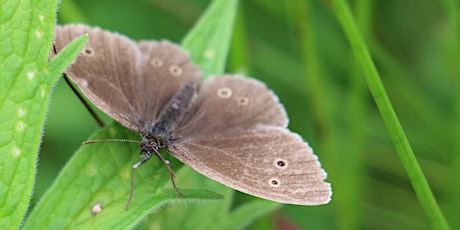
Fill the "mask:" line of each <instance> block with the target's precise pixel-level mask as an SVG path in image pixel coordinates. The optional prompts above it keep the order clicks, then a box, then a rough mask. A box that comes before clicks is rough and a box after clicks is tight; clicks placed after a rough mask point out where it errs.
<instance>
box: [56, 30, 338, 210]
mask: <svg viewBox="0 0 460 230" xmlns="http://www.w3.org/2000/svg"><path fill="white" fill-rule="evenodd" d="M84 33H88V34H89V37H90V40H89V42H88V44H87V45H86V48H85V49H84V50H83V51H82V54H81V55H80V57H78V58H77V60H76V62H75V63H74V64H73V65H72V66H71V67H70V68H69V69H68V70H67V71H66V73H67V75H68V76H69V77H70V79H71V80H72V81H73V82H74V83H76V84H77V85H78V86H79V88H80V90H81V91H82V92H83V93H84V94H85V95H86V97H87V98H88V99H89V100H90V101H91V102H92V103H93V104H95V105H96V106H97V107H98V108H99V109H100V110H102V111H103V112H105V113H106V114H108V115H109V116H111V117H112V118H113V119H114V120H116V121H118V122H119V123H121V124H122V125H123V126H125V127H127V128H128V129H130V130H132V131H133V132H136V133H139V134H140V135H141V137H142V140H141V142H140V149H141V156H142V158H143V160H142V161H141V162H139V163H137V164H136V165H135V167H138V166H139V165H140V164H143V163H144V162H146V161H147V160H148V159H150V157H151V156H152V155H156V156H157V157H158V158H160V160H162V161H163V162H164V163H165V164H168V162H167V161H165V160H164V159H163V158H162V156H161V155H160V154H159V153H158V150H159V149H160V148H165V149H167V150H168V152H169V153H170V154H171V155H172V156H174V157H176V158H177V159H179V160H180V161H182V162H183V163H184V164H186V165H188V166H190V167H191V168H193V169H195V170H196V171H198V172H200V173H201V174H203V175H205V176H208V177H210V178H212V179H214V180H216V181H218V182H221V183H223V184H225V185H227V186H229V187H232V188H234V189H237V190H240V191H242V192H246V193H249V194H252V195H255V196H258V197H262V198H265V199H269V200H274V201H278V202H282V203H289V204H299V205H318V204H325V203H328V202H329V200H330V197H331V187H330V184H329V183H327V182H324V180H325V179H326V172H325V171H324V170H323V169H322V168H321V165H320V163H319V161H318V158H317V156H316V155H314V154H313V150H312V149H311V148H310V146H309V145H308V144H307V143H306V142H304V141H303V139H302V138H301V137H300V136H299V135H297V134H295V133H292V132H291V131H289V130H288V129H287V124H288V118H287V114H286V111H285V110H284V108H283V106H282V105H281V104H280V102H279V100H278V98H277V96H276V95H275V94H274V93H273V92H272V91H271V90H269V89H268V88H267V87H266V86H265V84H263V83H262V82H260V81H257V80H255V79H250V78H246V77H242V76H235V75H223V76H220V77H213V78H210V79H208V80H206V81H205V82H202V75H203V74H202V72H201V71H200V69H199V68H198V67H197V66H196V65H194V64H193V63H191V61H190V58H189V55H188V54H187V53H186V52H185V51H183V50H182V49H181V48H180V47H178V46H177V45H174V44H172V43H170V42H167V41H160V42H157V41H141V42H135V41H132V40H130V39H128V38H126V37H124V36H122V35H119V34H115V33H111V32H108V31H104V30H101V29H99V28H92V27H88V26H85V25H67V26H58V27H57V28H56V40H55V46H56V48H57V50H58V51H59V50H61V49H62V48H63V47H64V46H65V45H67V44H68V43H70V42H71V41H72V40H73V39H75V38H76V37H78V36H80V35H82V34H84ZM167 166H168V169H169V170H170V173H171V175H172V177H173V173H172V170H171V169H170V168H169V165H167Z"/></svg>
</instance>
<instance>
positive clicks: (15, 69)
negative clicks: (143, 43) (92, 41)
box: [0, 0, 87, 229]
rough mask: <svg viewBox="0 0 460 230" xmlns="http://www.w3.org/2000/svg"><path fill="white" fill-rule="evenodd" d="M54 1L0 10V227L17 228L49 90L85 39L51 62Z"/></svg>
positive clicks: (6, 5) (33, 168) (14, 4)
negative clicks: (49, 60)
mask: <svg viewBox="0 0 460 230" xmlns="http://www.w3.org/2000/svg"><path fill="white" fill-rule="evenodd" d="M56 5H57V2H56V1H54V0H45V1H31V0H25V1H15V0H10V1H2V3H1V5H0V7H1V12H2V14H1V15H0V25H1V27H0V47H2V48H1V49H0V63H1V65H0V68H1V69H0V74H1V77H0V79H1V82H2V84H0V114H1V116H0V155H1V157H0V172H1V177H0V203H1V209H0V228H2V229H14V228H18V227H19V225H20V223H21V220H22V218H23V216H24V214H25V212H26V210H27V207H28V205H29V201H30V198H31V195H32V189H33V184H34V178H35V174H36V164H37V156H38V149H39V145H40V140H41V136H42V132H43V126H44V123H45V116H46V112H47V111H48V106H49V100H50V96H51V90H52V88H53V86H54V84H55V83H56V81H57V80H58V79H59V76H60V74H61V73H62V71H64V70H65V68H67V66H68V65H69V64H70V63H71V62H72V61H73V60H74V58H75V57H76V56H77V55H78V53H79V52H80V50H81V49H82V48H83V46H84V44H85V43H86V40H87V36H83V37H80V38H79V39H77V40H76V41H75V42H73V43H72V44H70V45H69V46H68V47H67V49H65V50H63V51H62V54H61V55H58V56H57V57H56V58H55V59H53V60H52V61H51V62H48V55H49V51H50V49H51V44H52V40H53V37H54V22H55V12H56Z"/></svg>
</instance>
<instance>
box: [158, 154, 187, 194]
mask: <svg viewBox="0 0 460 230" xmlns="http://www.w3.org/2000/svg"><path fill="white" fill-rule="evenodd" d="M155 155H156V156H157V157H158V159H160V161H161V162H163V164H165V166H166V168H168V171H169V176H170V178H171V183H172V186H173V188H174V190H175V191H176V193H177V195H179V196H180V197H182V198H185V197H184V195H183V194H182V193H181V192H179V190H178V189H177V187H176V183H175V182H174V179H176V175H175V174H174V171H173V170H172V168H171V165H170V164H169V161H168V160H166V159H164V158H163V156H161V154H160V153H159V152H157V151H155Z"/></svg>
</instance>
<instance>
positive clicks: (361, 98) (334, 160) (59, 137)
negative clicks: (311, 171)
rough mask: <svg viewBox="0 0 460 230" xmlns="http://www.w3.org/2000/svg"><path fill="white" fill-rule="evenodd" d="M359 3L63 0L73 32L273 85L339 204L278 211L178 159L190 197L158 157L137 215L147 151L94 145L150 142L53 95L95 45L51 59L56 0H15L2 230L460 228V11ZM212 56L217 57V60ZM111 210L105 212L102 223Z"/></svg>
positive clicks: (2, 110) (3, 125)
mask: <svg viewBox="0 0 460 230" xmlns="http://www.w3.org/2000/svg"><path fill="white" fill-rule="evenodd" d="M211 2H212V4H211ZM351 2H352V5H347V4H348V3H347V1H344V0H333V1H331V2H328V1H310V0H290V1H266V0H265V1H264V0H246V1H240V2H239V3H238V5H237V1H236V0H232V1H226V0H215V1H210V0H193V1H190V0H170V1H160V0H149V1H141V0H137V1H136V0H121V1H111V0H100V1H91V0H79V1H76V0H63V1H62V3H61V5H60V7H59V9H60V10H59V14H58V23H60V24H65V23H77V22H84V23H87V24H90V25H97V26H100V27H102V28H105V29H108V30H112V31H118V32H120V33H122V34H125V35H127V36H129V37H131V38H133V39H169V40H172V41H174V42H176V43H182V45H183V46H184V48H186V49H188V50H189V51H191V52H192V58H193V60H194V61H195V62H196V63H198V64H200V66H202V68H203V69H204V71H205V72H206V74H207V75H208V76H209V75H213V74H220V73H222V72H230V73H235V72H242V73H245V74H246V75H248V76H251V77H255V78H258V79H260V80H262V81H264V82H266V83H267V85H268V86H269V87H270V88H271V89H273V90H274V91H275V92H276V93H277V95H278V96H279V98H280V100H281V102H282V103H283V104H284V106H285V107H286V110H287V111H288V114H289V117H290V126H289V127H290V129H291V130H293V131H294V132H298V133H300V134H301V135H302V137H303V138H304V139H305V140H306V141H308V142H309V144H310V145H311V146H312V147H313V148H314V150H315V153H316V154H317V155H318V156H319V158H320V161H321V163H322V165H323V167H324V168H325V169H326V171H327V172H328V181H329V182H331V184H332V188H333V197H332V201H331V203H330V204H327V205H323V206H318V207H303V206H292V205H279V204H277V203H274V202H269V201H264V200H261V199H258V198H254V197H252V196H249V195H246V194H242V193H239V192H234V191H232V190H231V189H228V188H227V187H225V186H222V185H220V184H218V183H216V182H214V181H212V180H210V179H207V178H205V177H203V176H200V175H198V174H197V173H195V172H194V171H193V170H191V169H189V168H188V167H187V166H183V165H182V164H181V163H180V162H178V161H175V160H174V159H172V158H171V157H169V158H168V159H169V160H171V161H172V164H173V165H172V166H173V168H174V169H175V170H176V171H177V176H178V180H177V185H178V187H180V188H184V190H181V191H183V192H184V193H186V195H187V197H189V199H188V200H186V201H185V202H184V200H183V199H180V198H178V197H177V196H176V194H175V193H174V191H172V190H171V185H170V184H169V183H168V180H169V177H168V172H167V171H166V170H165V168H164V167H163V165H161V163H160V162H158V161H154V160H153V161H149V162H148V163H147V164H145V165H143V166H142V167H140V168H139V169H138V170H137V171H136V190H135V197H136V199H137V202H134V201H133V204H132V206H131V208H132V210H130V212H125V211H124V210H123V208H124V204H125V203H126V200H127V198H128V194H129V189H130V178H129V175H130V174H129V173H130V167H131V165H132V164H134V163H135V162H137V160H138V158H139V155H138V154H139V152H138V151H139V150H138V147H137V145H136V144H132V143H102V144H94V145H88V146H81V142H83V141H85V140H88V139H97V138H130V139H138V136H137V135H136V134H132V133H131V132H129V131H127V130H126V129H124V128H123V127H121V126H120V125H118V124H115V123H111V122H110V119H109V118H107V116H105V115H103V114H102V113H99V114H101V115H102V116H103V117H104V119H105V121H106V123H108V124H110V125H108V126H107V127H105V128H102V129H100V128H99V127H98V126H97V123H96V122H95V121H94V120H93V119H92V118H91V116H90V115H89V113H88V112H87V111H86V110H85V109H84V107H83V106H82V105H81V103H80V102H79V101H78V99H77V98H76V97H75V95H74V94H73V93H72V92H71V90H70V89H69V87H68V86H67V85H66V84H65V82H64V81H60V82H58V84H56V87H55V89H54V92H52V88H53V86H54V85H55V82H56V81H57V79H58V78H59V73H61V72H62V70H63V69H65V68H66V66H68V65H69V64H70V63H71V61H72V60H73V58H74V57H75V56H76V54H77V53H78V51H79V50H80V48H81V47H82V45H84V42H85V40H86V37H81V38H80V39H79V40H78V41H76V42H74V43H72V44H71V45H70V46H69V47H68V49H66V50H65V51H63V52H62V53H61V54H60V55H59V56H57V57H56V58H54V59H52V60H51V61H49V62H48V51H49V50H50V48H51V41H52V38H53V35H52V33H53V25H54V21H55V19H54V16H55V14H54V12H55V10H56V1H53V0H46V1H36V0H28V1H14V0H8V1H5V4H2V5H1V6H0V7H1V9H2V14H0V38H1V39H0V47H1V48H0V63H1V65H0V66H1V67H0V68H1V71H0V76H1V77H0V79H1V80H2V84H0V114H1V116H0V135H1V137H2V138H0V143H1V144H0V155H1V157H0V172H1V175H2V176H1V179H0V201H1V202H2V205H1V207H2V208H1V209H0V226H2V227H3V226H6V227H8V229H15V228H17V227H18V226H19V225H20V224H21V220H22V218H23V217H24V219H23V220H22V225H23V228H26V229H30V228H37V227H42V228H47V229H51V228H59V227H61V226H67V227H69V228H71V227H73V228H76V227H81V228H91V227H98V229H101V228H102V229H106V228H114V229H116V228H121V227H133V226H136V227H135V228H136V229H150V228H152V227H156V228H158V229H162V228H164V229H178V228H180V229H187V228H189V229H197V226H199V227H201V228H202V229H241V228H243V227H247V228H249V229H275V226H278V228H279V227H280V226H283V225H296V226H298V227H299V228H300V229H430V228H434V229H448V228H449V225H450V227H452V228H453V229H458V228H460V221H459V219H458V215H459V214H458V213H459V212H458V210H460V198H459V196H458V194H460V180H458V175H460V79H459V77H460V71H459V68H460V16H459V14H460V11H459V10H460V3H458V2H457V1H454V0H442V1H441V0H439V1H416V0H408V1H390V2H388V1H383V2H377V1H369V0H367V1H366V0H356V1H351ZM19 3H20V4H19ZM108 9H110V10H108ZM201 16H202V17H201ZM200 17H201V20H199V18H200ZM41 38H42V39H41ZM229 45H230V47H229ZM209 50H213V51H215V52H213V58H211V59H210V58H203V57H204V56H206V52H209ZM64 52H65V53H64ZM51 92H52V94H51ZM50 98H52V101H51V104H49V101H50ZM49 105H51V106H50V108H48V106H49ZM47 113H48V114H47ZM45 117H47V118H46V123H45ZM45 124H46V125H45ZM44 125H45V132H44V136H43V140H42V144H41V147H40V149H41V150H40V155H39V160H38V162H39V164H38V166H37V164H36V162H37V154H38V149H39V143H40V139H41V137H42V136H41V134H42V130H43V126H44ZM165 155H167V154H165ZM64 166H65V167H64ZM36 167H38V172H36ZM179 169H180V170H179ZM34 180H35V183H34ZM33 187H35V188H34V190H33V189H32V188H33ZM32 194H33V196H32ZM221 195H222V196H223V197H224V199H221ZM31 197H32V201H31V204H30V207H29V208H28V205H29V200H30V198H31ZM97 202H102V203H103V206H104V210H103V211H102V212H101V213H100V214H98V215H97V216H96V217H93V216H91V212H90V208H91V206H92V205H93V204H95V203H97ZM165 204H171V205H169V206H168V207H165V208H162V206H164V205H165ZM27 209H28V210H29V211H27ZM275 210H276V211H275ZM153 211H155V212H154V213H153V214H149V213H152V212H153ZM256 218H257V219H256ZM139 222H140V223H141V224H140V225H139V224H138V223H139Z"/></svg>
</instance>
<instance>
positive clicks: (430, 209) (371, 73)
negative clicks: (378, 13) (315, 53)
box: [332, 0, 449, 229]
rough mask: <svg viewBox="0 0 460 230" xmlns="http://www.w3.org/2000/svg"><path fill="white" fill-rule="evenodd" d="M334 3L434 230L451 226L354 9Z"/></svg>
mask: <svg viewBox="0 0 460 230" xmlns="http://www.w3.org/2000/svg"><path fill="white" fill-rule="evenodd" d="M332 2H333V5H334V9H335V12H336V14H337V17H338V19H339V21H340V23H341V24H342V27H343V29H344V31H345V33H346V35H347V37H348V40H349V42H350V44H351V46H352V48H353V51H354V53H355V57H356V58H357V60H358V62H359V63H361V65H362V68H363V70H364V73H365V76H366V80H367V84H368V87H369V89H370V91H371V93H372V95H373V97H374V100H375V102H376V103H377V106H378V108H379V110H380V113H381V115H382V117H383V120H384V122H385V124H386V126H387V129H388V131H389V133H390V136H391V138H392V140H393V143H394V145H395V147H396V150H397V152H398V154H399V157H400V159H401V162H402V163H403V165H404V167H405V169H406V172H407V174H408V175H409V179H410V181H411V183H412V186H413V187H414V190H415V193H416V195H417V197H418V199H419V201H420V203H421V205H422V207H423V209H424V211H425V214H426V215H427V216H428V218H429V220H430V223H431V225H432V227H433V228H434V229H449V226H448V224H447V222H446V220H445V218H444V216H443V214H442V212H441V210H440V209H439V207H438V205H437V203H436V200H435V198H434V196H433V194H432V192H431V190H430V187H429V185H428V182H427V181H426V179H425V177H424V175H423V172H422V170H421V168H420V166H419V164H418V162H417V160H416V158H415V156H414V153H413V151H412V148H411V146H410V144H409V141H408V140H407V137H406V135H405V133H404V131H403V129H402V126H401V124H400V123H399V120H398V117H397V115H396V113H395V111H394V109H393V107H392V105H391V102H390V100H389V98H388V96H387V94H386V92H385V89H384V87H383V84H382V82H381V80H380V76H379V74H378V72H377V69H376V68H375V65H374V63H373V61H372V58H371V56H370V54H369V51H368V49H367V46H366V44H365V43H364V41H363V39H362V37H361V34H360V33H359V32H358V29H357V26H356V23H355V22H354V19H353V17H352V15H351V11H350V9H349V7H348V5H347V3H345V1H343V0H333V1H332Z"/></svg>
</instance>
